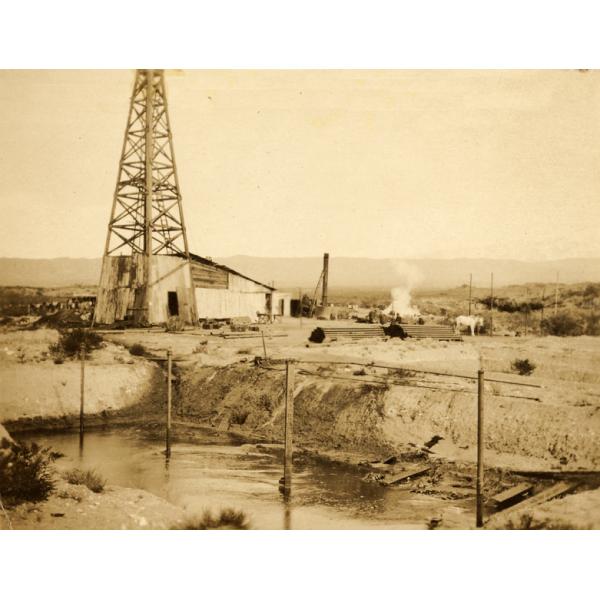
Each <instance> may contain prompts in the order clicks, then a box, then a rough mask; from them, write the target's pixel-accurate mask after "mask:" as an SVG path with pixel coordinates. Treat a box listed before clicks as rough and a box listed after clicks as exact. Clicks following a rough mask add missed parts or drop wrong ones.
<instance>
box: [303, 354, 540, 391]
mask: <svg viewBox="0 0 600 600" xmlns="http://www.w3.org/2000/svg"><path fill="white" fill-rule="evenodd" d="M295 360H296V362H297V363H302V364H307V365H318V364H322V365H355V366H358V367H376V368H378V369H390V370H393V371H407V372H409V373H423V374H424V375H437V376H438V377H457V378H459V379H470V380H471V381H477V377H473V376H472V375H459V374H457V373H441V372H439V371H424V370H422V369H410V368H408V367H396V366H392V365H385V364H377V363H374V362H370V363H361V362H353V361H347V360H345V361H344V360H339V361H336V360H302V359H295ZM485 380H486V382H491V383H505V384H507V385H517V386H521V387H533V388H541V387H542V386H541V385H539V384H537V383H521V382H519V381H506V380H504V379H489V378H487V377H486V379H485Z"/></svg>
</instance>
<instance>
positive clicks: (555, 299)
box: [554, 271, 558, 316]
mask: <svg viewBox="0 0 600 600" xmlns="http://www.w3.org/2000/svg"><path fill="white" fill-rule="evenodd" d="M557 313H558V271H556V286H555V288H554V316H556V314H557Z"/></svg>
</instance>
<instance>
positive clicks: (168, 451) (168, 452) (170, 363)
mask: <svg viewBox="0 0 600 600" xmlns="http://www.w3.org/2000/svg"><path fill="white" fill-rule="evenodd" d="M172 367H173V358H172V353H171V351H170V350H167V439H166V446H167V447H166V450H165V454H166V456H167V458H170V457H171V379H172V373H171V370H172Z"/></svg>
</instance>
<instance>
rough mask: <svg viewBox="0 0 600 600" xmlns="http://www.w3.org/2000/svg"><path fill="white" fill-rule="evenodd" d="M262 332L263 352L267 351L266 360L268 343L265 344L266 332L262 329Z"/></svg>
mask: <svg viewBox="0 0 600 600" xmlns="http://www.w3.org/2000/svg"><path fill="white" fill-rule="evenodd" d="M260 333H261V335H262V343H263V352H264V353H265V360H267V345H266V344H265V332H264V331H263V330H262V329H261V331H260Z"/></svg>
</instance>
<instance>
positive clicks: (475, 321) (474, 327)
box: [454, 315, 483, 335]
mask: <svg viewBox="0 0 600 600" xmlns="http://www.w3.org/2000/svg"><path fill="white" fill-rule="evenodd" d="M454 327H455V328H456V330H457V331H460V329H461V327H468V328H469V329H470V330H471V335H475V332H478V333H479V328H480V327H483V317H477V316H470V317H468V316H466V315H460V317H456V319H455V321H454Z"/></svg>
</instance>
